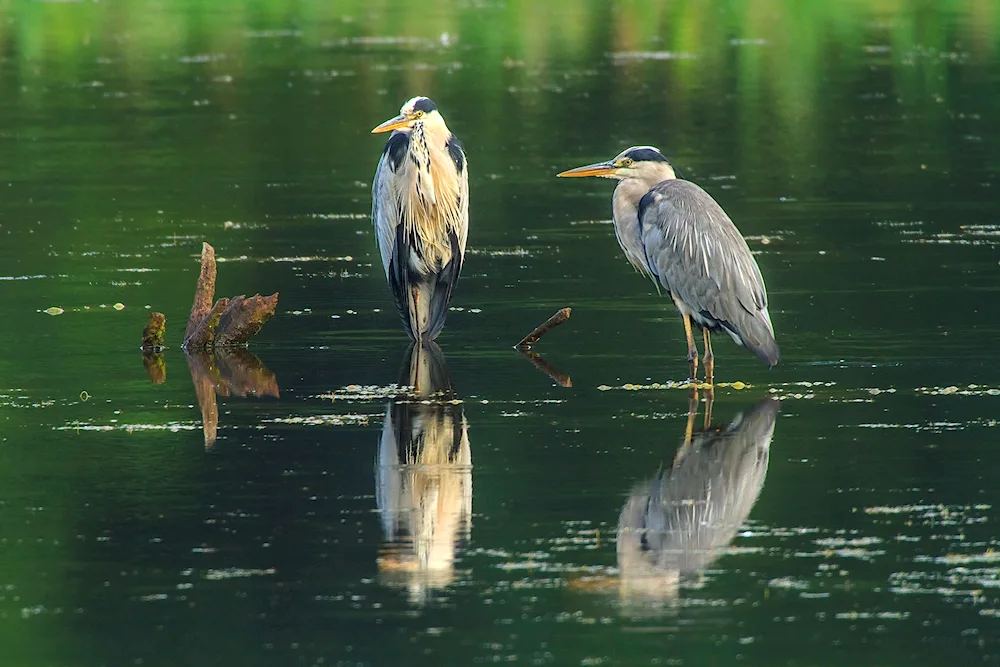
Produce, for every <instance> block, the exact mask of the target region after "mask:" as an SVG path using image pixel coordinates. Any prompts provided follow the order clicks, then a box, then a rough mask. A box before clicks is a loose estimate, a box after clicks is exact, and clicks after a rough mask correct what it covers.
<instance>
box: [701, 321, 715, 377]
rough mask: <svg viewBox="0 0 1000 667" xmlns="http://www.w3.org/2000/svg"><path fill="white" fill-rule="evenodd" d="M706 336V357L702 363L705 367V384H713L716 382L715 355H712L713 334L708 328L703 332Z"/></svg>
mask: <svg viewBox="0 0 1000 667" xmlns="http://www.w3.org/2000/svg"><path fill="white" fill-rule="evenodd" d="M701 331H702V333H703V334H704V336H705V356H703V357H702V359H701V363H702V365H703V366H704V367H705V382H707V383H708V384H712V383H713V382H714V380H715V355H714V354H712V334H711V332H709V330H708V327H705V328H704V329H702V330H701Z"/></svg>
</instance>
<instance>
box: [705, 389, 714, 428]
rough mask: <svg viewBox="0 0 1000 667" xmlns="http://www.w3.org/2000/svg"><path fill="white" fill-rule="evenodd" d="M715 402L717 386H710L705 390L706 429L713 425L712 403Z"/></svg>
mask: <svg viewBox="0 0 1000 667" xmlns="http://www.w3.org/2000/svg"><path fill="white" fill-rule="evenodd" d="M713 403H715V387H709V388H708V389H707V390H706V391H705V429H704V430H706V431H707V430H708V429H710V428H711V427H712V404H713Z"/></svg>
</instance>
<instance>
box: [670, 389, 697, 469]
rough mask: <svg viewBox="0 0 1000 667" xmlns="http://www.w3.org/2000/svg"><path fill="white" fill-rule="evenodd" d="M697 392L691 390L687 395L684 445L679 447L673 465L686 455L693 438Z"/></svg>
mask: <svg viewBox="0 0 1000 667" xmlns="http://www.w3.org/2000/svg"><path fill="white" fill-rule="evenodd" d="M698 403H699V401H698V390H697V389H692V390H691V391H690V392H689V393H688V413H687V425H686V426H685V427H684V443H683V444H682V445H681V448H680V450H679V451H678V452H677V454H676V456H674V463H677V462H678V461H680V460H681V459H682V458H684V454H686V453H687V450H688V447H690V446H691V438H692V437H693V436H694V418H695V417H697V416H698Z"/></svg>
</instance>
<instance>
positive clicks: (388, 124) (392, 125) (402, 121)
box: [372, 114, 410, 134]
mask: <svg viewBox="0 0 1000 667" xmlns="http://www.w3.org/2000/svg"><path fill="white" fill-rule="evenodd" d="M409 124H410V118H409V116H404V115H403V114H400V115H398V116H396V117H395V118H390V119H389V120H387V121H385V122H384V123H382V124H381V125H379V126H377V127H376V128H375V129H374V130H372V134H381V133H383V132H392V131H393V130H399V129H401V128H404V127H406V126H407V125H409Z"/></svg>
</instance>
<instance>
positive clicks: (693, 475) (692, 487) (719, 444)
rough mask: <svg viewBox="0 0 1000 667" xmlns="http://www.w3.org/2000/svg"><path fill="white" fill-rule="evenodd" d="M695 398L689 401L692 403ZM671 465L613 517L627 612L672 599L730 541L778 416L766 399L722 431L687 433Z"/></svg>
mask: <svg viewBox="0 0 1000 667" xmlns="http://www.w3.org/2000/svg"><path fill="white" fill-rule="evenodd" d="M696 400H697V399H695V401H696ZM696 410H697V403H695V405H694V406H693V408H692V409H691V410H689V413H688V428H687V430H686V432H685V438H684V442H683V444H682V445H681V447H680V449H679V450H678V451H677V455H676V456H675V458H674V461H673V464H672V465H671V466H670V468H669V469H667V470H664V471H662V472H660V473H658V474H657V475H655V476H654V477H652V478H651V479H648V480H645V481H643V482H640V483H639V484H636V486H635V487H634V488H633V489H632V492H631V493H630V495H629V498H628V501H627V502H626V503H625V506H624V507H623V508H622V511H621V514H620V516H619V518H618V547H617V549H618V568H619V571H620V577H621V579H620V582H619V590H620V593H621V597H622V602H623V603H624V604H625V605H626V606H627V607H642V606H644V605H649V604H655V603H657V602H662V601H666V600H669V599H671V598H673V597H674V596H675V595H676V593H677V590H678V588H679V586H680V583H681V581H682V578H683V577H684V576H685V575H692V574H700V573H701V572H702V571H704V570H705V569H706V568H707V567H708V566H709V565H710V564H711V563H712V561H713V560H715V558H717V557H718V556H719V555H720V554H721V553H722V552H723V551H724V550H725V549H726V548H727V547H728V546H729V543H730V542H731V541H732V540H733V538H734V537H735V536H736V532H737V531H738V530H739V528H740V526H741V525H742V524H743V522H744V521H746V519H747V517H748V516H749V515H750V510H751V509H752V508H753V506H754V503H755V502H757V497H758V496H759V495H760V492H761V489H762V488H763V487H764V477H765V476H766V475H767V463H768V453H769V451H770V446H771V437H772V435H773V434H774V425H775V420H776V417H777V414H778V410H779V403H778V401H776V400H774V399H771V398H765V399H764V400H763V401H761V402H760V403H758V404H757V405H756V406H754V407H753V408H752V409H751V410H749V411H748V412H746V413H743V414H740V415H738V416H737V417H736V418H735V419H733V421H732V422H731V423H730V424H729V425H728V426H726V427H724V428H722V427H710V426H709V424H708V423H707V422H708V414H706V425H705V429H704V430H702V431H701V432H693V428H692V427H693V422H694V419H695V411H696Z"/></svg>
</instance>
